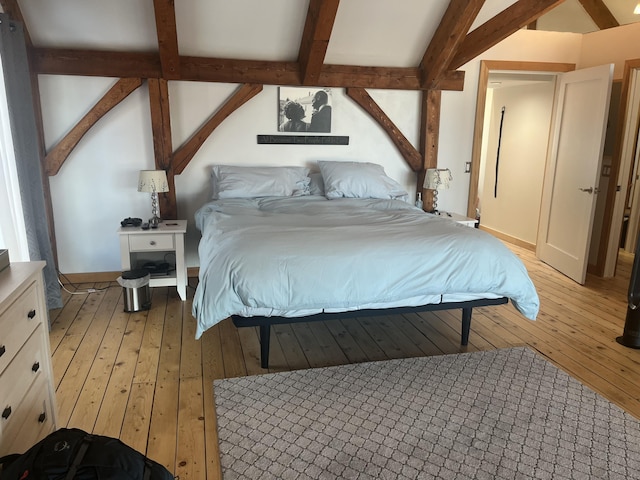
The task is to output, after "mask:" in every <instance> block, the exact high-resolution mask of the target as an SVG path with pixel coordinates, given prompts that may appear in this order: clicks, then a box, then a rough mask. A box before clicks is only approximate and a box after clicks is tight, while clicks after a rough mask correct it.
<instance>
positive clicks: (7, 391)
mask: <svg viewBox="0 0 640 480" xmlns="http://www.w3.org/2000/svg"><path fill="white" fill-rule="evenodd" d="M43 328H44V327H43V326H42V325H39V326H38V328H37V329H36V331H35V332H34V333H33V335H31V337H30V338H29V340H27V343H25V345H24V346H23V347H22V348H21V349H20V351H19V352H18V354H17V355H16V356H15V358H14V359H13V360H12V361H11V363H10V364H9V366H8V367H7V368H6V369H5V371H4V372H3V373H2V375H0V421H1V420H10V419H11V417H12V416H13V414H14V413H15V411H16V410H17V408H18V406H19V405H20V402H21V401H22V398H23V397H24V396H25V394H26V393H27V391H28V390H29V389H30V388H31V385H32V384H33V382H35V380H36V379H37V378H38V377H39V376H46V374H44V375H43V374H42V372H43V369H44V366H45V365H47V363H46V361H47V357H46V356H45V355H46V353H45V348H44V345H43V343H44V342H43V335H42V329H43Z"/></svg>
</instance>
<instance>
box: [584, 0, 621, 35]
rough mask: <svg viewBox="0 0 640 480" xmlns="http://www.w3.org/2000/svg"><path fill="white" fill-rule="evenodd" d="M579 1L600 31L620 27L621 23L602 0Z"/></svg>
mask: <svg viewBox="0 0 640 480" xmlns="http://www.w3.org/2000/svg"><path fill="white" fill-rule="evenodd" d="M579 1H580V4H581V5H582V7H583V8H584V9H585V10H586V12H587V13H588V14H589V16H590V17H591V19H592V20H593V22H594V23H595V24H596V25H597V26H598V28H599V29H600V30H604V29H605V28H612V27H619V26H620V23H618V20H616V17H614V16H613V14H612V13H611V10H609V8H608V7H607V6H606V5H605V4H604V2H603V1H602V0H579Z"/></svg>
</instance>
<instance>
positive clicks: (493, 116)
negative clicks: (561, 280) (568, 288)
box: [468, 61, 617, 282]
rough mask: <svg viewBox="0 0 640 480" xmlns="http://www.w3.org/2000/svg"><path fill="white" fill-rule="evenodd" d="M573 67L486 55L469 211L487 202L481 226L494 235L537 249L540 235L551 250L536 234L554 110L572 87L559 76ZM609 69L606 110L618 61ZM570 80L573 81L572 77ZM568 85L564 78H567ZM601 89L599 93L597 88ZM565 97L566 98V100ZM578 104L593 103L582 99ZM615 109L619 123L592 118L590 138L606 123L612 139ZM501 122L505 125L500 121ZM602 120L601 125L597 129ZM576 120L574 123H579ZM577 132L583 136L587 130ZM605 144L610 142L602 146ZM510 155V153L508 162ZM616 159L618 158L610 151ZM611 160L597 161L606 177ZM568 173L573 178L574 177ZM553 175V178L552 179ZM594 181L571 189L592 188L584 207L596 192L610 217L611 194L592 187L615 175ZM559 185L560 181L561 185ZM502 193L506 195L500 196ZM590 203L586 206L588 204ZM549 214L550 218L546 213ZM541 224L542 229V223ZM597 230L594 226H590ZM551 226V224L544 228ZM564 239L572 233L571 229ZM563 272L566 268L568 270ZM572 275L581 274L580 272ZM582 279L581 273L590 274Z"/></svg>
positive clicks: (603, 99)
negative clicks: (494, 58) (489, 58)
mask: <svg viewBox="0 0 640 480" xmlns="http://www.w3.org/2000/svg"><path fill="white" fill-rule="evenodd" d="M605 67H606V68H605ZM572 70H575V67H574V65H571V64H555V63H537V62H534V63H531V62H500V61H485V62H482V64H481V72H480V80H479V90H478V107H477V111H476V131H475V133H474V149H473V158H472V164H473V165H472V176H471V182H470V189H469V204H468V214H469V215H472V214H475V213H476V208H479V209H480V214H481V226H482V227H483V228H484V229H486V230H489V231H491V232H492V233H493V234H494V235H496V236H498V237H501V238H503V239H504V240H507V241H509V242H512V243H516V244H519V245H521V246H524V247H526V248H529V249H531V250H536V241H538V249H540V248H541V246H545V249H548V247H547V246H546V245H547V243H546V241H545V243H544V244H540V243H539V242H540V241H539V237H537V236H536V233H537V232H538V226H539V222H540V205H541V204H540V196H541V192H542V185H543V183H544V182H545V180H544V178H543V177H544V172H545V164H546V160H547V150H548V148H550V147H549V131H550V123H551V121H552V120H551V115H552V114H551V112H552V110H553V107H552V105H553V102H554V95H558V94H560V95H563V94H564V92H565V90H564V89H563V90H562V91H561V92H562V93H559V92H555V93H554V85H555V82H556V77H557V76H561V77H562V79H564V78H565V77H566V75H564V72H569V71H572ZM592 70H595V69H592ZM601 70H602V71H603V72H604V71H605V70H608V75H605V77H606V76H608V80H606V79H605V80H604V83H602V86H603V87H602V90H601V91H599V92H598V93H597V95H598V97H599V98H600V100H599V101H598V102H600V103H599V104H602V107H598V109H600V108H602V109H603V110H602V114H604V115H606V109H607V108H608V106H609V93H608V92H609V91H610V88H611V83H610V82H611V72H612V66H603V67H602V69H601ZM581 72H582V71H581ZM584 72H585V74H584V75H586V76H587V77H588V76H589V75H590V74H587V73H586V72H587V70H584ZM580 77H582V74H578V73H577V72H576V74H574V73H572V74H571V78H576V79H577V80H576V81H577V82H578V83H577V84H576V85H581V84H580V80H578V78H580ZM566 78H567V79H568V78H569V77H566ZM585 78H586V77H585ZM591 81H592V80H591V79H590V78H587V79H586V80H582V82H583V84H586V83H587V82H591ZM561 84H564V80H563V81H562V82H561ZM607 84H608V87H607ZM563 88H566V87H563ZM571 88H577V89H579V90H578V91H581V89H582V87H581V86H576V87H571ZM574 92H575V90H574ZM574 95H575V94H574ZM594 95H596V94H595V92H594ZM588 98H594V100H595V96H594V97H588ZM560 100H561V101H562V99H560ZM578 105H585V104H584V103H578ZM594 106H595V104H594ZM598 109H596V110H598ZM598 111H599V110H598ZM594 113H595V111H594ZM612 113H613V115H614V118H613V121H612V118H611V117H609V121H608V122H605V120H606V116H605V117H604V118H603V117H600V118H601V120H599V121H596V122H587V124H589V123H590V124H591V126H589V127H587V124H585V125H584V126H585V128H589V129H590V130H589V131H591V132H592V133H590V134H589V138H592V136H598V135H597V133H596V132H597V129H598V128H599V129H600V130H601V131H602V132H603V139H604V128H605V123H606V124H607V125H609V126H611V125H612V124H615V120H616V118H617V116H616V114H615V109H614V111H613V112H612ZM580 115H581V117H580V118H586V117H585V115H587V116H589V115H590V114H589V113H588V110H585V111H584V112H583V113H581V114H580ZM594 118H595V117H594ZM576 120H577V119H576ZM498 122H499V124H500V126H501V128H499V127H497V125H498ZM597 124H599V125H600V127H597ZM568 125H571V123H570V124H568ZM594 128H595V130H594ZM572 130H575V128H572ZM501 134H502V138H501ZM576 138H580V135H579V133H578V137H576ZM593 138H595V137H593ZM600 145H601V148H602V144H600ZM555 148H557V147H554V149H555ZM510 150H511V151H510ZM587 150H588V151H592V150H593V151H595V150H597V148H596V147H595V146H593V147H590V148H587ZM554 151H555V150H554ZM600 151H601V150H600ZM503 155H504V159H503V161H502V162H500V159H501V157H502V156H503ZM589 155H592V154H589ZM595 157H596V159H597V160H598V162H599V161H600V160H601V158H602V157H601V156H599V155H596V156H595ZM580 158H582V157H580ZM585 159H586V157H585ZM609 159H611V155H610V154H609ZM572 161H575V160H572ZM605 164H606V165H605V167H603V168H602V170H600V169H599V168H598V165H597V164H594V165H595V168H596V169H595V170H594V173H593V174H592V175H594V176H598V175H599V173H606V174H608V173H609V172H611V161H609V162H605ZM547 168H548V167H547ZM573 168H575V167H573ZM616 170H617V169H616ZM581 172H582V171H581ZM585 172H586V170H585ZM568 178H570V179H573V176H571V177H568ZM565 180H567V179H565ZM583 180H584V179H583ZM546 181H547V182H548V181H549V179H547V180H546ZM593 181H595V184H593V185H592V188H582V187H584V185H582V184H580V185H578V188H574V187H575V185H573V184H572V182H573V180H570V181H569V184H567V186H569V185H571V188H569V191H571V192H572V191H573V190H576V191H578V190H580V191H584V192H587V193H588V194H589V196H588V197H586V196H585V198H584V200H583V199H579V200H577V201H578V202H579V204H580V205H581V210H584V209H585V208H586V205H588V204H586V205H585V204H583V203H582V202H583V201H586V199H587V198H592V199H593V207H590V208H593V210H592V212H593V211H595V212H597V213H598V214H599V215H601V216H602V215H604V214H605V213H604V212H605V203H606V202H605V200H606V199H607V197H606V195H592V193H598V189H597V188H593V187H594V186H595V187H597V186H600V187H601V188H604V189H605V192H606V189H607V186H608V183H609V182H610V181H613V179H605V178H600V181H599V182H598V181H596V179H595V178H594V179H593ZM584 183H585V185H586V183H592V182H591V181H589V182H584ZM551 185H555V183H552V184H551ZM587 187H588V186H587ZM614 187H615V182H614ZM554 188H555V187H554ZM501 192H502V199H501V201H500V196H501ZM561 192H565V196H566V194H568V193H566V189H563V190H561ZM605 192H603V193H605ZM569 195H570V194H569ZM579 195H582V194H579ZM596 202H597V203H596ZM562 204H564V203H562ZM576 205H577V204H576ZM583 205H584V207H585V208H582V206H583ZM565 210H566V208H565ZM570 211H572V210H570ZM609 212H611V210H609ZM566 214H567V213H565V215H566ZM547 215H548V213H547ZM545 218H547V217H546V216H545ZM549 218H550V217H549ZM549 218H547V220H549ZM570 218H571V217H570ZM591 221H593V222H594V223H593V226H594V227H595V229H594V230H598V229H599V228H600V227H601V226H602V225H603V223H607V222H603V221H602V218H600V219H597V220H595V221H594V220H593V217H592V220H591ZM584 222H586V220H584ZM584 224H589V225H590V223H588V222H587V223H581V225H584ZM546 225H547V224H546V223H545V226H546ZM540 226H541V227H542V225H540ZM560 230H562V229H560ZM560 230H558V227H556V230H555V232H556V233H557V232H558V231H560ZM594 230H592V229H589V231H590V232H591V231H594ZM546 231H547V230H544V229H543V232H546ZM538 233H539V232H538ZM565 233H567V232H565ZM546 235H547V234H546V233H543V238H547V237H546ZM585 235H586V236H587V239H588V236H589V234H587V233H585ZM556 236H557V235H556ZM600 236H601V235H600V231H599V230H598V231H595V233H594V234H593V239H594V242H592V244H591V245H592V246H593V249H592V251H586V252H585V253H583V254H582V258H584V267H582V268H584V269H585V270H586V264H587V259H588V260H589V263H590V260H591V258H594V259H598V248H599V241H600ZM603 236H604V235H603ZM562 237H563V238H564V237H566V235H565V234H563V235H562ZM558 238H559V237H558ZM570 243H571V242H570ZM588 245H589V244H588V242H587V243H585V246H584V247H582V248H583V251H585V249H586V248H587V247H588ZM545 251H546V250H545ZM571 255H573V254H571ZM545 256H547V253H545ZM578 263H579V262H578ZM591 267H592V266H591V265H589V270H591ZM560 270H563V269H562V268H560ZM578 270H579V269H578ZM583 272H584V270H583ZM567 274H568V273H567ZM568 275H569V276H571V277H572V278H574V274H568ZM575 275H576V281H579V282H583V281H584V273H582V274H580V275H578V274H575ZM578 277H581V278H582V280H580V279H579V278H578Z"/></svg>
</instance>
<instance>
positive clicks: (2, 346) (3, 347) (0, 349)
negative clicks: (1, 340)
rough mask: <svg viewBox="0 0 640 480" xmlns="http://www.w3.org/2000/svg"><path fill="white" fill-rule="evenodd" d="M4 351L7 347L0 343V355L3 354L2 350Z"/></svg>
mask: <svg viewBox="0 0 640 480" xmlns="http://www.w3.org/2000/svg"><path fill="white" fill-rule="evenodd" d="M6 351H7V349H6V348H5V346H4V345H0V357H1V356H2V355H4V352H6Z"/></svg>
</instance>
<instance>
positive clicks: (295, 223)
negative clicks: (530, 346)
mask: <svg viewBox="0 0 640 480" xmlns="http://www.w3.org/2000/svg"><path fill="white" fill-rule="evenodd" d="M319 163H320V168H321V172H320V178H319V179H318V178H317V177H316V181H317V182H318V184H319V185H318V186H314V181H313V178H314V176H313V174H312V175H311V176H309V174H308V170H306V169H303V170H300V171H298V172H297V173H296V175H293V176H291V178H289V177H286V179H285V180H283V181H282V182H275V183H276V184H278V185H279V183H286V184H288V186H289V187H290V188H274V187H273V185H271V186H266V187H265V182H266V183H269V182H270V181H271V179H272V177H273V176H274V172H272V171H270V170H269V167H263V168H262V169H257V170H256V169H253V170H252V172H253V173H248V172H247V171H244V170H243V169H242V167H229V166H216V167H214V174H213V176H212V177H213V183H214V188H213V189H214V195H213V197H214V199H212V200H211V201H209V202H207V203H206V204H205V205H203V206H202V207H201V208H200V209H199V210H198V211H197V212H196V215H195V219H196V226H197V228H198V229H199V230H200V231H201V233H202V238H201V240H200V244H199V247H198V254H199V258H200V273H199V283H198V287H197V289H196V293H195V296H194V301H193V315H194V317H195V318H196V321H197V332H196V337H197V338H199V337H200V336H201V335H202V334H203V333H204V331H206V330H207V329H208V328H211V327H212V326H213V325H215V324H217V323H218V322H220V321H222V320H224V319H226V318H229V317H232V318H233V320H234V323H236V325H238V326H259V327H260V340H261V356H262V359H261V364H262V366H263V367H264V368H267V366H268V355H269V331H270V326H271V325H273V324H277V323H283V322H296V321H307V320H316V319H319V318H326V316H329V317H332V316H333V317H340V318H345V317H353V316H365V315H371V314H378V313H390V311H391V313H394V312H396V313H397V312H400V313H402V312H406V311H420V310H432V309H443V308H460V309H462V312H463V314H462V342H461V343H462V344H466V342H467V341H468V335H469V327H470V323H471V311H472V309H473V308H475V307H477V306H483V305H496V304H500V303H506V302H507V301H508V300H511V303H512V304H513V305H514V306H515V308H516V309H517V310H518V311H520V312H521V313H522V314H523V315H524V316H525V317H527V318H529V319H532V320H534V319H535V318H536V315H537V313H538V309H539V300H538V296H537V293H536V290H535V288H534V286H533V283H532V282H531V280H530V278H529V276H528V274H527V271H526V269H525V267H524V265H523V264H522V262H521V261H520V260H519V259H518V258H517V256H515V255H514V254H513V253H512V252H511V251H510V250H509V249H508V248H507V247H506V246H504V245H503V244H502V243H501V242H500V241H499V240H497V239H496V238H494V237H492V236H491V235H489V234H487V233H486V232H482V231H480V230H478V229H474V228H469V227H467V226H463V225H460V224H458V223H456V222H454V221H452V220H450V219H448V218H446V217H440V216H437V215H431V214H427V213H425V212H423V211H422V210H421V209H418V208H416V207H414V206H413V205H411V204H409V203H407V201H406V192H403V191H402V189H401V188H400V186H399V185H398V184H397V183H395V182H394V181H393V180H391V179H389V178H388V177H386V175H384V171H383V169H382V167H379V166H376V169H374V170H375V172H376V174H375V175H372V176H371V178H369V177H368V176H367V175H366V174H365V173H367V172H366V171H365V172H363V168H365V167H364V165H369V164H362V163H357V162H355V163H357V165H355V166H354V167H355V168H357V169H358V171H359V174H358V180H357V182H356V183H357V185H353V183H354V182H355V180H353V173H354V171H353V170H350V169H349V168H347V167H348V165H347V164H346V163H344V162H319ZM335 164H339V165H335ZM371 165H375V164H371ZM330 167H332V168H333V167H336V169H337V170H338V173H339V175H334V176H332V175H331V174H332V173H335V172H334V171H333V170H332V169H331V168H330ZM377 167H379V169H377ZM236 168H237V171H238V172H241V174H239V175H226V173H228V172H236ZM271 168H274V169H276V168H279V167H271ZM291 168H293V167H291ZM371 168H373V167H371ZM262 170H266V172H262ZM365 170H366V168H365ZM380 170H382V171H380ZM247 175H249V179H247V178H246V177H247ZM275 175H276V176H278V175H281V172H280V171H279V170H278V173H277V174H275ZM363 176H364V178H362V177H363ZM254 177H255V178H254ZM336 177H337V178H339V179H342V180H343V182H342V183H340V182H337V181H336ZM345 178H347V179H349V178H351V180H346V183H345V181H344V179H345ZM229 179H232V180H233V181H231V182H228V181H227V182H226V180H229ZM294 180H295V181H294ZM380 181H382V182H383V183H384V186H383V187H380V185H378V184H377V183H376V182H378V183H379V182H380ZM361 184H363V185H361ZM230 185H231V186H230ZM371 185H374V186H375V188H373V187H372V186H371ZM279 187H281V185H279ZM379 187H380V188H379ZM336 189H337V190H336ZM265 192H266V193H268V194H269V195H265ZM272 193H274V194H272Z"/></svg>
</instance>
